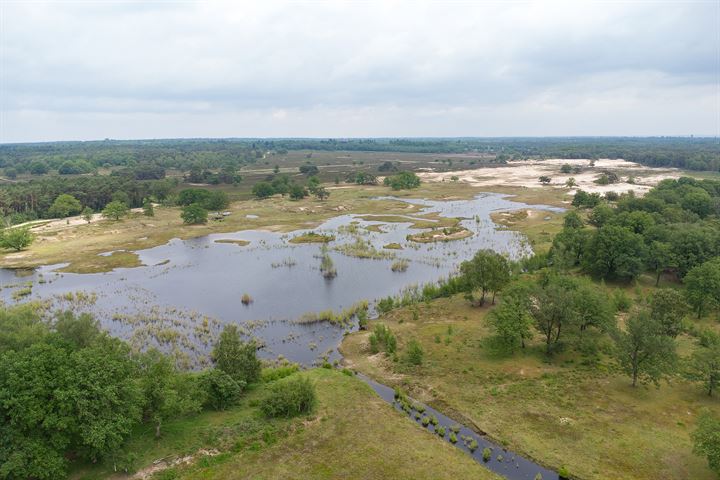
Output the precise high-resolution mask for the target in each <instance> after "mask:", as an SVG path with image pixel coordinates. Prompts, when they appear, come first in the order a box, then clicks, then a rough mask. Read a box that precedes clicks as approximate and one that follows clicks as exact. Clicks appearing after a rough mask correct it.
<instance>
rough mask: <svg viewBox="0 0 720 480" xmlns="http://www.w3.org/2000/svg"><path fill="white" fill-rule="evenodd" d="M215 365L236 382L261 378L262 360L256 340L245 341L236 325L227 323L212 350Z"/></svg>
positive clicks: (250, 381)
mask: <svg viewBox="0 0 720 480" xmlns="http://www.w3.org/2000/svg"><path fill="white" fill-rule="evenodd" d="M212 359H213V362H215V366H216V367H217V368H219V369H220V370H222V371H223V372H225V373H227V374H228V375H230V376H231V377H232V378H233V379H234V380H235V381H236V382H238V383H239V382H244V384H249V383H253V382H255V381H257V380H258V379H259V378H260V360H258V358H257V345H255V342H254V341H250V342H243V341H242V339H241V338H240V332H239V331H238V329H237V327H236V326H235V325H226V326H225V328H223V331H222V332H221V333H220V338H219V339H218V341H217V343H216V344H215V348H213V351H212Z"/></svg>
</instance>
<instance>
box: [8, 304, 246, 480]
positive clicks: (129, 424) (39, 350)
mask: <svg viewBox="0 0 720 480" xmlns="http://www.w3.org/2000/svg"><path fill="white" fill-rule="evenodd" d="M0 332H1V333H0V415H1V416H2V418H4V419H5V421H3V422H2V423H1V424H0V436H2V438H3V439H4V440H3V442H0V471H1V473H2V476H3V477H4V478H39V479H49V478H59V477H63V476H64V475H65V472H66V471H67V468H68V464H69V461H70V460H69V459H71V458H82V459H87V460H89V461H97V460H99V459H103V458H107V457H109V456H113V458H114V457H115V456H122V455H121V454H122V450H123V447H124V443H125V441H126V440H127V439H128V437H129V435H130V433H131V432H132V431H133V429H134V427H135V426H137V425H138V424H140V423H146V424H148V425H150V426H152V428H153V429H154V430H155V434H156V436H158V437H159V436H161V435H162V431H163V430H162V426H163V425H164V423H165V422H166V421H167V420H168V419H171V418H174V417H178V416H183V415H189V414H193V413H196V412H198V411H200V410H201V409H202V408H203V406H204V405H207V406H209V407H211V408H216V409H223V408H226V407H227V406H229V405H231V404H233V403H234V402H235V401H236V400H237V398H238V396H239V395H240V394H241V391H242V389H243V387H244V386H245V385H246V384H247V382H249V381H254V380H256V379H257V375H255V374H254V373H253V372H254V365H256V364H257V359H256V358H255V351H254V346H253V349H252V351H251V350H250V349H247V350H241V351H238V350H237V349H232V348H228V337H233V335H230V333H232V332H229V333H228V334H226V335H225V338H223V339H221V341H220V342H219V343H218V345H217V346H216V358H217V359H218V360H220V361H219V362H218V368H217V369H216V368H213V369H210V370H207V371H205V372H200V373H189V372H182V371H179V370H178V369H177V368H176V367H175V365H174V363H173V361H172V360H171V358H170V357H168V356H166V355H164V354H162V353H160V352H159V351H157V350H149V351H147V352H145V353H137V352H134V351H132V350H131V349H130V347H129V346H128V345H127V344H125V343H124V342H123V341H121V340H119V339H116V338H112V337H110V336H108V335H107V334H105V333H104V332H102V331H100V329H99V328H98V324H97V322H96V321H95V320H94V319H93V318H92V317H91V316H90V315H88V314H81V315H78V316H76V315H74V314H72V313H70V312H64V313H60V314H57V315H55V316H52V317H49V318H46V317H45V316H44V315H43V310H42V308H41V307H40V306H37V305H33V304H29V305H23V306H19V307H14V308H10V309H8V308H3V309H0ZM231 340H232V339H231ZM230 343H233V342H230ZM234 355H239V356H240V358H233V356H234ZM248 365H249V367H248ZM228 366H230V368H228ZM220 367H222V368H220Z"/></svg>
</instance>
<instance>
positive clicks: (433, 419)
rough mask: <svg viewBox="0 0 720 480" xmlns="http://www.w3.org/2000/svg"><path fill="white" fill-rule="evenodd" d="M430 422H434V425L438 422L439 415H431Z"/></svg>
mask: <svg viewBox="0 0 720 480" xmlns="http://www.w3.org/2000/svg"><path fill="white" fill-rule="evenodd" d="M430 423H432V424H433V427H434V426H436V425H437V424H438V419H437V417H436V416H435V415H433V416H431V417H430Z"/></svg>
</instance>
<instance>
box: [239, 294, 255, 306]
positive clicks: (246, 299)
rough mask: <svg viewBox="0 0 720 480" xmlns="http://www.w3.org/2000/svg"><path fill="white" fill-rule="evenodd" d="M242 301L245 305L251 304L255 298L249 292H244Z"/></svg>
mask: <svg viewBox="0 0 720 480" xmlns="http://www.w3.org/2000/svg"><path fill="white" fill-rule="evenodd" d="M240 301H241V302H242V304H243V305H250V304H251V303H252V302H253V298H252V297H251V296H250V295H249V294H247V293H243V295H242V297H241V298H240Z"/></svg>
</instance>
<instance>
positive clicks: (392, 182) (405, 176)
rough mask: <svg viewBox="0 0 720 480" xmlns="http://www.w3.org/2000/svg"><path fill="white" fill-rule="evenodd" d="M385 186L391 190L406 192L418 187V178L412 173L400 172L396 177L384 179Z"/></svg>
mask: <svg viewBox="0 0 720 480" xmlns="http://www.w3.org/2000/svg"><path fill="white" fill-rule="evenodd" d="M383 183H384V184H385V186H388V187H390V188H392V189H393V190H406V189H410V188H417V187H419V186H420V178H419V177H418V176H417V175H415V173H414V172H400V173H398V174H397V175H392V176H390V177H385V180H384V181H383Z"/></svg>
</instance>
